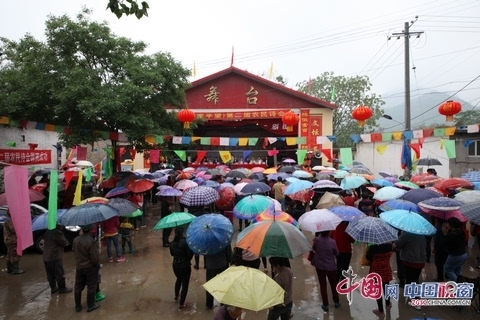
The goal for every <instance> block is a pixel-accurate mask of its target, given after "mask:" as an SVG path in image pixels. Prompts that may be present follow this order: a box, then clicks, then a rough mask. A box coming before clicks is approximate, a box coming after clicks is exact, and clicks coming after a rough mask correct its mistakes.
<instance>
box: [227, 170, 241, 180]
mask: <svg viewBox="0 0 480 320" xmlns="http://www.w3.org/2000/svg"><path fill="white" fill-rule="evenodd" d="M227 177H228V178H238V179H243V178H246V176H245V174H244V173H243V172H241V171H237V170H232V171H230V172H229V173H227Z"/></svg>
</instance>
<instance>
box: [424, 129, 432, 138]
mask: <svg viewBox="0 0 480 320" xmlns="http://www.w3.org/2000/svg"><path fill="white" fill-rule="evenodd" d="M431 136H433V129H423V137H424V138H428V137H431Z"/></svg>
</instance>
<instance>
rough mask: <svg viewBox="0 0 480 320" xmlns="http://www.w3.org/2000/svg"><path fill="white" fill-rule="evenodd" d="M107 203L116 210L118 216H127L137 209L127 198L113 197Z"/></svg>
mask: <svg viewBox="0 0 480 320" xmlns="http://www.w3.org/2000/svg"><path fill="white" fill-rule="evenodd" d="M108 205H109V206H112V207H114V208H115V209H117V210H118V215H119V216H122V217H124V216H128V215H130V214H132V213H134V212H135V211H137V210H138V207H137V206H136V205H135V204H134V203H133V202H131V201H129V200H127V199H119V198H114V199H111V200H109V201H108Z"/></svg>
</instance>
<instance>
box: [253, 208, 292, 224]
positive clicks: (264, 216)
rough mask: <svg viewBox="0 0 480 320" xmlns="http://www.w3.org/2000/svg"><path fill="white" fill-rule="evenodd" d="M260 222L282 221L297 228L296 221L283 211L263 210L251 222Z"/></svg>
mask: <svg viewBox="0 0 480 320" xmlns="http://www.w3.org/2000/svg"><path fill="white" fill-rule="evenodd" d="M260 221H283V222H287V223H290V224H293V225H294V226H296V227H298V221H297V220H295V219H294V218H293V217H292V216H291V215H289V214H288V213H286V212H284V211H277V210H273V211H272V210H265V211H263V212H261V213H259V214H258V215H257V216H256V217H255V219H253V220H252V222H260Z"/></svg>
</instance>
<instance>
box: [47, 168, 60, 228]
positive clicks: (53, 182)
mask: <svg viewBox="0 0 480 320" xmlns="http://www.w3.org/2000/svg"><path fill="white" fill-rule="evenodd" d="M57 207H58V171H57V170H50V189H49V190H48V213H47V226H48V230H53V229H55V228H56V227H57Z"/></svg>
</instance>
